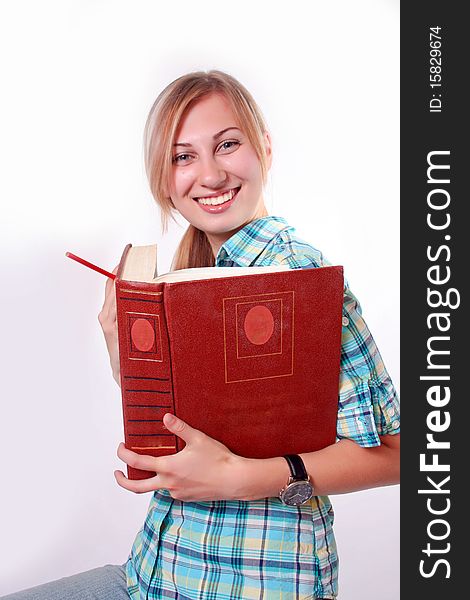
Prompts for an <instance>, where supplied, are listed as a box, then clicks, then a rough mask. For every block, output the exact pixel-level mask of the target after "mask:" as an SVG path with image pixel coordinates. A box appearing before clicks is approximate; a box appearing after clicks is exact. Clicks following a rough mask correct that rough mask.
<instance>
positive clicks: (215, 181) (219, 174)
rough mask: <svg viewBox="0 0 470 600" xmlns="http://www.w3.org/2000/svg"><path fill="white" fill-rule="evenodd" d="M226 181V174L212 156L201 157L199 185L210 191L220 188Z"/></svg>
mask: <svg viewBox="0 0 470 600" xmlns="http://www.w3.org/2000/svg"><path fill="white" fill-rule="evenodd" d="M226 181H227V173H226V171H225V170H224V169H223V168H222V167H221V165H220V164H219V163H218V162H217V160H216V159H215V157H214V156H205V157H201V159H200V161H199V183H200V185H202V186H204V187H208V188H212V189H217V188H220V187H222V186H223V185H224V184H225V182H226Z"/></svg>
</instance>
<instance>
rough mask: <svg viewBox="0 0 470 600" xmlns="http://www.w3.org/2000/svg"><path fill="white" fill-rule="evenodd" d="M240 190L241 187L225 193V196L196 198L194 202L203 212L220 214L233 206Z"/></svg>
mask: <svg viewBox="0 0 470 600" xmlns="http://www.w3.org/2000/svg"><path fill="white" fill-rule="evenodd" d="M239 190H240V187H236V188H232V189H229V190H227V191H225V192H224V193H223V194H220V193H219V194H217V195H212V196H200V197H199V198H194V201H195V202H197V203H198V206H199V207H200V208H201V209H202V210H203V211H205V212H208V213H212V214H218V213H222V212H225V211H226V210H228V209H229V208H230V206H232V204H233V203H234V201H235V198H236V197H237V195H238V191H239Z"/></svg>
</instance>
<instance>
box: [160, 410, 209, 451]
mask: <svg viewBox="0 0 470 600" xmlns="http://www.w3.org/2000/svg"><path fill="white" fill-rule="evenodd" d="M163 424H164V425H165V427H166V428H167V429H168V431H171V433H174V434H175V435H177V436H178V437H180V438H181V439H182V440H184V441H185V442H186V443H187V444H188V443H189V442H192V441H195V439H196V437H197V436H198V435H200V434H201V432H200V431H199V430H198V429H194V427H191V426H190V425H188V424H187V423H186V422H185V421H183V420H182V419H180V418H179V417H176V416H175V415H172V414H171V413H166V414H165V415H164V416H163Z"/></svg>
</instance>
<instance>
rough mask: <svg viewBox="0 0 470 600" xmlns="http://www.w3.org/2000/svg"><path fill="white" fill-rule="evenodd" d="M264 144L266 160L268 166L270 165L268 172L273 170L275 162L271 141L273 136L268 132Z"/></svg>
mask: <svg viewBox="0 0 470 600" xmlns="http://www.w3.org/2000/svg"><path fill="white" fill-rule="evenodd" d="M264 143H265V147H266V158H267V165H268V171H269V169H270V168H271V165H272V162H273V146H272V140H271V134H270V133H269V131H266V132H265V134H264Z"/></svg>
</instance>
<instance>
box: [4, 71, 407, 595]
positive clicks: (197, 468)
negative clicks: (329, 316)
mask: <svg viewBox="0 0 470 600" xmlns="http://www.w3.org/2000/svg"><path fill="white" fill-rule="evenodd" d="M145 139H146V144H145V149H146V167H147V174H148V178H149V182H150V188H151V191H152V193H153V195H154V197H155V199H156V201H157V203H158V204H159V206H160V209H161V213H162V219H163V224H164V226H166V224H167V222H168V218H169V217H170V216H171V214H172V213H173V211H177V212H179V213H180V214H181V215H183V217H185V219H186V220H187V221H189V223H190V226H189V228H188V230H187V231H186V233H185V235H184V236H183V239H182V240H181V243H180V245H179V247H178V249H177V252H176V255H175V258H174V263H173V267H174V268H175V269H180V268H185V267H199V266H214V265H215V266H234V267H236V266H251V265H272V264H281V263H282V264H287V265H289V266H290V267H291V268H302V267H321V266H325V265H327V264H328V263H327V261H326V260H325V258H324V257H323V256H322V254H321V253H320V252H319V251H318V250H316V249H314V248H313V247H311V246H310V245H308V244H307V243H306V242H304V241H302V240H300V239H299V238H298V237H297V236H296V235H295V233H294V230H293V229H292V228H291V227H290V226H289V225H288V224H287V223H286V221H285V220H284V219H282V218H279V217H271V216H268V214H267V211H266V208H265V205H264V201H263V186H264V184H265V181H266V176H267V173H268V171H269V168H270V166H271V160H272V148H271V138H270V136H269V133H268V131H267V129H266V126H265V123H264V121H263V118H262V115H261V113H260V111H259V109H258V107H257V105H256V103H255V101H254V100H253V98H252V96H251V95H250V94H249V92H248V91H247V90H246V89H245V88H244V87H243V86H242V85H241V84H240V83H239V82H238V81H236V80H235V79H234V78H232V77H230V76H229V75H227V74H225V73H222V72H220V71H209V72H208V73H204V72H197V73H190V74H188V75H185V76H183V77H180V78H179V79H177V80H176V81H174V82H173V83H171V84H170V85H169V86H168V87H167V88H166V89H165V90H164V91H163V92H162V93H161V94H160V96H159V97H158V98H157V100H156V102H155V104H154V106H153V107H152V110H151V112H150V115H149V118H148V121H147V126H146V138H145ZM99 321H100V323H101V326H102V328H103V332H104V335H105V339H106V344H107V348H108V351H109V354H110V360H111V366H112V370H113V376H114V377H115V379H116V381H117V382H118V383H119V357H118V351H117V326H116V308H115V298H114V290H113V284H112V282H111V281H110V280H108V282H107V285H106V295H105V302H104V305H103V308H102V311H101V312H100V315H99ZM398 414H399V407H398V400H397V396H396V393H395V390H394V388H393V385H392V382H391V381H390V378H389V376H388V374H387V371H386V369H385V367H384V365H383V362H382V359H381V357H380V354H379V352H378V350H377V347H376V345H375V343H374V340H373V338H372V337H371V335H370V332H369V330H368V328H367V326H366V325H365V323H364V321H363V319H362V317H361V310H360V306H359V304H358V302H357V300H356V298H355V297H354V295H353V294H352V293H351V292H350V290H349V288H348V287H347V285H346V287H345V294H344V308H343V333H342V359H341V377H340V387H339V410H338V420H337V436H338V442H337V443H336V444H334V445H332V446H329V447H327V448H324V449H323V450H320V451H316V452H310V453H304V454H302V455H301V456H300V459H301V461H300V462H299V465H298V466H299V467H302V465H303V466H304V467H305V470H306V472H307V473H308V475H309V476H310V484H312V485H313V490H311V491H310V493H308V494H307V495H306V496H305V498H304V499H301V500H298V501H297V503H295V502H293V503H289V501H288V500H287V499H286V496H284V495H282V494H281V496H282V499H281V498H280V496H279V494H280V491H281V490H284V488H285V487H286V484H287V483H288V480H289V476H290V473H291V471H290V465H289V464H288V461H287V460H286V459H285V458H284V457H282V456H279V457H276V458H271V459H247V458H244V457H240V456H236V455H234V454H233V453H231V452H230V451H229V450H228V448H226V447H225V446H224V445H223V444H221V443H219V442H218V441H216V440H214V439H212V438H210V437H208V436H207V435H205V434H204V433H202V432H201V431H198V430H196V429H194V428H192V427H191V424H190V423H184V422H183V421H181V420H180V419H177V418H175V417H173V416H172V415H170V414H168V413H167V414H166V415H165V416H164V425H165V426H166V427H167V429H168V430H169V431H170V432H172V433H175V434H176V435H178V436H180V437H181V438H182V439H183V440H184V441H185V442H186V446H185V448H184V450H182V451H181V452H179V453H177V454H175V455H172V456H165V457H160V458H153V457H149V456H140V455H137V454H135V453H133V452H131V451H130V450H127V449H126V448H125V447H124V446H123V445H122V444H121V445H120V447H119V449H118V455H119V457H120V458H121V459H122V460H123V461H124V462H125V463H127V464H128V465H131V466H133V467H136V468H141V469H146V470H149V471H155V472H156V473H157V475H156V476H155V477H152V478H150V479H147V480H141V481H131V480H128V479H127V478H126V477H125V476H124V474H123V473H122V472H120V471H117V472H116V473H115V476H116V479H117V482H118V483H119V485H121V486H122V487H124V488H126V489H127V490H130V491H133V492H136V493H141V492H148V491H152V492H154V494H153V496H152V499H151V502H150V506H149V510H148V514H147V518H146V520H145V524H144V526H143V527H142V529H141V530H140V531H139V533H138V534H137V537H136V539H135V542H134V545H133V548H132V551H131V554H130V557H129V560H128V561H127V564H126V565H125V566H123V567H122V568H120V567H109V566H108V567H103V568H102V569H96V570H95V571H92V572H89V573H88V574H82V575H79V576H76V577H75V579H74V578H68V579H65V580H61V582H62V583H61V582H57V583H56V584H48V585H52V586H54V585H56V586H59V587H56V588H53V589H52V588H49V595H48V596H41V595H36V596H31V598H33V597H34V598H36V597H37V598H43V597H44V598H45V597H48V598H54V597H55V596H54V595H53V594H54V593H56V590H59V589H62V591H61V594H62V595H60V596H59V595H58V596H57V597H61V598H72V597H77V598H78V597H80V598H81V599H82V598H86V597H88V596H86V595H85V592H84V590H85V589H91V588H93V589H95V590H96V589H98V588H103V589H106V590H107V591H106V592H97V593H95V595H93V596H89V597H93V598H95V597H96V598H107V597H110V598H111V597H112V598H120V597H126V593H125V591H123V590H125V588H126V587H127V593H128V595H129V596H130V597H131V598H133V599H137V598H180V599H189V598H200V599H204V598H207V599H209V598H214V599H215V598H217V599H219V598H243V599H245V598H263V599H266V600H274V599H278V598H279V599H280V598H284V599H286V598H289V599H291V598H292V599H294V598H298V599H300V598H304V599H307V598H309V599H312V598H317V599H319V598H322V599H327V598H330V599H332V598H336V597H337V593H338V590H337V570H338V557H337V553H336V546H335V540H334V536H333V530H332V525H333V510H332V507H331V504H330V501H329V499H328V497H327V495H328V494H338V493H346V492H352V491H356V490H361V489H366V488H371V487H375V486H381V485H390V484H394V483H397V482H398V480H399V437H400V436H399V434H398V432H399V417H398ZM296 460H298V459H296ZM285 502H287V503H285ZM124 569H125V572H126V584H124V574H123V570H124ZM90 574H92V575H93V582H95V580H96V581H97V582H99V583H96V582H95V583H93V582H90V577H91V575H90ZM72 579H74V585H75V588H76V589H79V590H80V591H79V594H80V595H79V596H73V595H71V592H70V593H68V592H67V593H68V595H67V593H66V592H64V589H65V586H66V585H67V582H69V587H70V582H71V581H72ZM105 579H106V585H104V584H103V582H104V581H105ZM60 586H61V588H60ZM41 587H47V586H41ZM40 589H41V588H36V590H40ZM51 590H52V591H51ZM57 593H59V592H57ZM105 593H108V594H110V595H109V596H106V595H103V594H105ZM24 594H25V593H23V595H22V594H18V595H14V596H12V598H18V599H19V598H20V597H21V598H27V597H28V596H27V595H24ZM26 594H27V592H26Z"/></svg>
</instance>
